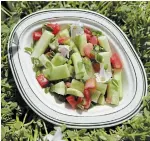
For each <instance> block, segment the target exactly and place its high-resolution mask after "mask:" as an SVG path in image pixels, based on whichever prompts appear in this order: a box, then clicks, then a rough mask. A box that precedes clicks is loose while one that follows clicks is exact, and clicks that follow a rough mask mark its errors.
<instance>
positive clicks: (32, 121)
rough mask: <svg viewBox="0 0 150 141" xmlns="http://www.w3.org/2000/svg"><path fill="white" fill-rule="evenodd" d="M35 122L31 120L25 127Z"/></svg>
mask: <svg viewBox="0 0 150 141" xmlns="http://www.w3.org/2000/svg"><path fill="white" fill-rule="evenodd" d="M33 121H34V120H31V121H30V122H29V123H26V124H24V126H29V125H31V124H32V123H33Z"/></svg>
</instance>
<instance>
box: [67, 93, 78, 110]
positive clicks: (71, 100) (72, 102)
mask: <svg viewBox="0 0 150 141" xmlns="http://www.w3.org/2000/svg"><path fill="white" fill-rule="evenodd" d="M66 100H67V101H68V103H69V104H70V105H71V107H72V108H73V109H75V108H76V106H77V102H76V100H75V97H74V96H72V95H71V96H68V97H66Z"/></svg>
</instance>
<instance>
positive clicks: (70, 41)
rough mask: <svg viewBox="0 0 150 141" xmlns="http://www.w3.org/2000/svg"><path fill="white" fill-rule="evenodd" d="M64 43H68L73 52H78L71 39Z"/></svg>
mask: <svg viewBox="0 0 150 141" xmlns="http://www.w3.org/2000/svg"><path fill="white" fill-rule="evenodd" d="M65 43H66V44H67V45H69V46H70V47H71V49H72V50H73V51H74V52H79V50H78V48H77V46H76V45H75V43H74V42H73V41H72V40H71V39H69V40H67V41H66V42H65Z"/></svg>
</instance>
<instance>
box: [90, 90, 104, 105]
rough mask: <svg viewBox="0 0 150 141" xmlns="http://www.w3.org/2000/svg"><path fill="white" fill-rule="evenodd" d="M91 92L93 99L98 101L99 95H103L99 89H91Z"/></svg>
mask: <svg viewBox="0 0 150 141" xmlns="http://www.w3.org/2000/svg"><path fill="white" fill-rule="evenodd" d="M90 93H91V100H92V101H93V102H95V103H97V101H98V99H99V96H100V95H101V92H100V91H98V90H90Z"/></svg>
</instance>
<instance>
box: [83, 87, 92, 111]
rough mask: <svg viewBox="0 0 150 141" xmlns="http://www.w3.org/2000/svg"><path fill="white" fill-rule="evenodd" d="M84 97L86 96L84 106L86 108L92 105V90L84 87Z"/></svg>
mask: <svg viewBox="0 0 150 141" xmlns="http://www.w3.org/2000/svg"><path fill="white" fill-rule="evenodd" d="M84 97H85V100H86V102H85V105H84V108H85V109H88V108H89V107H90V105H91V95H90V91H89V90H87V89H84Z"/></svg>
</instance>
